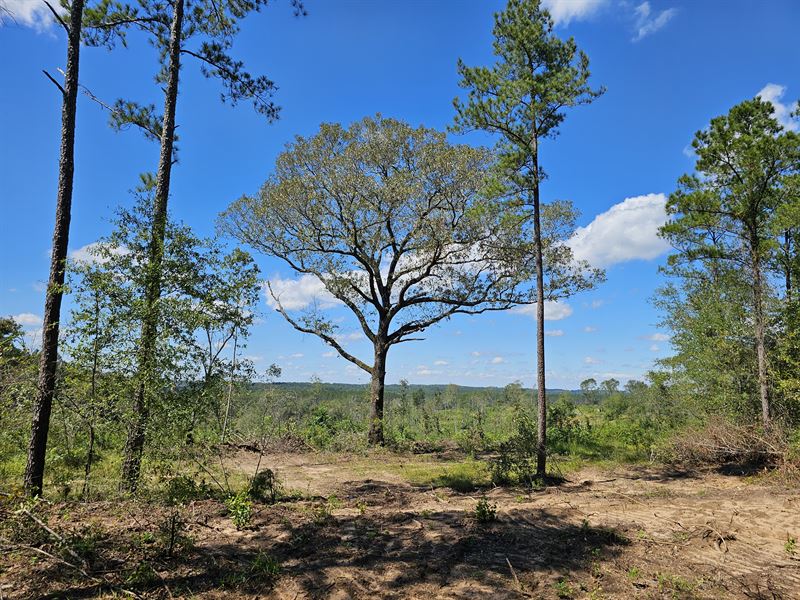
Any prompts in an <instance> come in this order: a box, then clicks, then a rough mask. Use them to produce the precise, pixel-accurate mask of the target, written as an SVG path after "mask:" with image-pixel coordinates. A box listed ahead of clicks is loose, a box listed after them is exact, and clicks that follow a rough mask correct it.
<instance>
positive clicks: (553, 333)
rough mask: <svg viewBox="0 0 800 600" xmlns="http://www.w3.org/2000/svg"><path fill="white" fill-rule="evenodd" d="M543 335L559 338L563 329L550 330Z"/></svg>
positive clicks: (562, 333)
mask: <svg viewBox="0 0 800 600" xmlns="http://www.w3.org/2000/svg"><path fill="white" fill-rule="evenodd" d="M544 334H545V335H549V336H550V337H561V336H563V335H564V330H563V329H550V330H548V331H545V332H544Z"/></svg>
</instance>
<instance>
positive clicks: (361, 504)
mask: <svg viewBox="0 0 800 600" xmlns="http://www.w3.org/2000/svg"><path fill="white" fill-rule="evenodd" d="M356 508H357V509H358V514H360V515H362V516H363V515H364V514H365V513H366V512H367V503H366V502H364V501H363V500H359V501H358V502H356Z"/></svg>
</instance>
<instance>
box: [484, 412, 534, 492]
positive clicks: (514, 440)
mask: <svg viewBox="0 0 800 600" xmlns="http://www.w3.org/2000/svg"><path fill="white" fill-rule="evenodd" d="M514 424H515V425H516V428H517V429H516V431H515V432H514V434H513V435H512V436H511V437H510V438H509V439H508V440H507V441H505V442H502V443H501V444H500V446H499V447H498V455H497V456H496V457H495V458H494V459H492V461H491V462H490V464H489V469H490V470H491V473H492V481H493V482H494V483H497V484H508V483H515V482H516V483H522V484H526V485H533V483H534V481H535V479H536V448H537V441H536V440H537V436H536V420H535V419H533V418H532V417H531V416H530V415H529V414H528V412H527V411H526V410H525V409H524V408H522V407H517V409H516V415H515V417H514Z"/></svg>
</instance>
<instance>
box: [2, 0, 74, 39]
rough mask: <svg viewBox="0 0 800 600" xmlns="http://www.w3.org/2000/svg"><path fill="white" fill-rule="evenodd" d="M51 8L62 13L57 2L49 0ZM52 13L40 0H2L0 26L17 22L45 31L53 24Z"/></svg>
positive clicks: (62, 10)
mask: <svg viewBox="0 0 800 600" xmlns="http://www.w3.org/2000/svg"><path fill="white" fill-rule="evenodd" d="M50 4H52V6H53V8H54V9H55V10H56V11H57V12H59V13H62V14H63V13H64V9H63V8H62V7H61V5H60V4H59V3H58V2H51V3H50ZM53 22H54V21H53V13H51V12H50V9H49V8H47V6H46V5H45V3H44V2H41V0H2V2H0V26H3V25H11V24H14V23H16V24H18V25H24V26H26V27H32V28H33V29H35V30H36V31H39V32H41V31H45V30H47V29H49V28H50V26H51V25H52V24H53Z"/></svg>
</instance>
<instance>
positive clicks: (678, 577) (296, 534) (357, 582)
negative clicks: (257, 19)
mask: <svg viewBox="0 0 800 600" xmlns="http://www.w3.org/2000/svg"><path fill="white" fill-rule="evenodd" d="M254 460H255V457H254V456H253V455H250V454H249V453H247V452H240V453H238V454H237V455H236V456H233V457H231V464H234V465H236V467H237V468H238V469H241V470H244V471H250V470H252V467H253V465H254V462H253V461H254ZM418 460H420V459H419V458H418V457H396V456H392V455H385V456H378V457H376V458H373V459H370V460H367V459H363V458H347V457H343V456H327V455H322V454H280V455H271V456H269V457H267V458H266V460H265V461H264V462H263V463H262V465H263V466H268V467H270V468H272V469H274V470H275V471H276V472H277V473H278V474H279V476H280V477H281V479H282V480H283V481H284V483H285V485H286V487H287V488H292V489H296V490H299V491H301V492H302V493H303V497H302V499H297V500H294V501H287V502H280V503H278V504H276V505H271V506H270V505H258V506H257V507H256V508H257V510H256V512H255V514H254V516H253V519H252V523H251V525H250V527H248V528H246V529H244V530H242V531H238V530H236V529H235V528H234V527H233V525H232V524H231V521H230V519H229V517H228V516H227V515H226V511H225V508H224V507H223V506H221V505H220V504H219V503H217V502H213V501H202V502H195V503H192V504H191V505H190V506H188V507H187V508H185V509H184V515H185V518H186V521H187V523H188V527H189V529H188V534H189V535H190V536H191V537H192V539H193V547H191V548H189V549H187V550H185V551H182V552H178V553H176V557H174V558H164V557H161V558H154V557H152V556H151V557H150V558H149V559H148V560H149V563H148V564H152V566H153V568H154V569H155V572H156V574H157V577H156V578H154V579H153V581H150V582H148V583H146V584H140V583H137V582H136V581H135V580H133V579H131V576H130V571H131V569H132V568H133V567H132V566H131V565H134V566H135V565H136V564H137V563H136V561H137V560H138V561H141V560H142V557H141V552H140V551H139V550H136V549H130V550H126V551H124V552H123V551H122V550H121V548H127V547H128V546H130V539H132V538H131V536H136V535H140V536H141V535H142V532H147V531H154V530H156V529H157V523H158V522H159V519H160V520H161V521H163V518H164V512H165V511H166V510H167V509H165V508H163V507H158V506H157V505H150V506H147V505H143V504H141V503H138V504H133V503H127V504H120V503H94V504H92V505H76V504H72V505H68V506H67V505H64V506H58V505H56V506H53V507H52V508H51V509H50V514H49V515H48V516H49V521H48V522H49V524H50V526H51V527H54V528H58V530H59V531H62V532H63V531H70V530H71V529H75V528H77V527H86V526H87V524H89V523H93V524H94V525H93V526H94V527H95V528H96V529H97V530H99V531H102V532H105V536H106V537H102V536H101V538H102V540H101V542H100V543H99V547H98V550H97V554H98V555H103V553H104V552H105V553H106V555H108V556H112V555H113V559H111V558H107V559H104V560H99V559H98V561H97V563H98V564H97V565H93V566H92V568H93V569H94V570H93V571H91V572H89V575H90V576H91V577H93V578H94V580H87V579H86V578H85V577H83V576H80V575H77V574H76V573H74V572H72V570H71V569H69V568H67V567H65V566H64V565H60V564H58V563H56V562H55V561H53V560H47V559H46V557H40V558H41V560H38V561H37V562H35V563H31V560H30V557H31V553H30V552H28V553H26V552H25V551H24V550H16V551H14V552H12V553H11V554H7V555H6V556H5V557H4V558H3V559H2V560H0V569H2V570H0V596H2V597H8V598H41V597H51V598H56V597H58V598H89V597H113V596H114V595H115V594H116V595H118V596H119V597H123V596H125V595H129V592H130V593H134V594H137V595H139V596H141V597H147V598H168V597H173V598H179V597H180V598H182V597H187V598H188V597H193V598H276V599H301V598H331V599H346V598H442V599H444V598H463V599H466V598H493V599H494V598H498V599H502V598H789V599H791V598H798V599H800V543H798V547H797V550H796V552H795V553H793V552H792V550H793V548H792V546H791V544H789V545H788V546H787V541H788V540H789V539H791V538H794V539H800V490H798V489H797V488H794V487H791V486H787V485H785V484H777V483H774V482H773V483H768V482H767V481H766V478H763V477H745V476H741V475H736V474H727V475H726V474H721V473H714V472H708V473H696V472H694V473H687V472H673V471H668V470H664V469H658V468H635V469H631V468H626V469H618V470H613V471H608V470H606V471H601V470H597V469H584V470H581V471H579V472H576V473H572V474H570V475H569V476H568V481H566V482H565V483H563V484H562V485H559V486H554V487H549V488H546V489H544V490H540V491H526V490H522V489H509V488H489V489H485V490H478V491H474V492H471V493H468V494H462V493H457V492H455V491H453V490H451V489H448V488H437V489H433V488H431V487H421V486H413V485H411V484H409V483H408V482H407V479H406V478H404V477H403V475H402V473H403V469H404V466H403V465H405V464H412V463H414V462H415V461H418ZM427 460H429V461H432V464H434V465H435V464H436V461H437V459H435V458H429V459H427ZM333 495H335V496H336V499H335V500H328V498H330V497H331V496H333ZM483 495H485V496H486V498H487V500H488V501H489V503H490V504H494V505H496V506H497V520H496V521H494V522H492V523H487V524H481V523H478V522H477V520H476V519H475V516H474V515H475V506H476V503H477V501H478V499H479V498H480V497H482V496H483ZM126 544H127V546H126ZM131 548H133V547H131ZM126 552H127V554H126ZM137 552H138V554H137ZM151 554H152V553H151ZM259 554H261V555H262V556H264V555H269V556H272V557H274V558H275V559H277V560H278V561H279V562H280V565H281V574H280V576H278V577H277V578H275V579H274V580H269V579H268V578H265V577H262V576H260V575H247V574H248V573H251V572H252V571H248V569H249V568H250V567H248V565H252V564H253V561H254V560H255V559H256V557H258V556H259ZM126 573H127V575H125V574H126ZM235 574H243V575H242V576H241V577H238V578H237V577H234V576H232V575H235ZM132 581H133V582H134V583H133V584H132V583H131V582H132ZM112 584H113V585H115V586H116V588H112V587H111V585H112ZM126 590H127V591H126Z"/></svg>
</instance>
